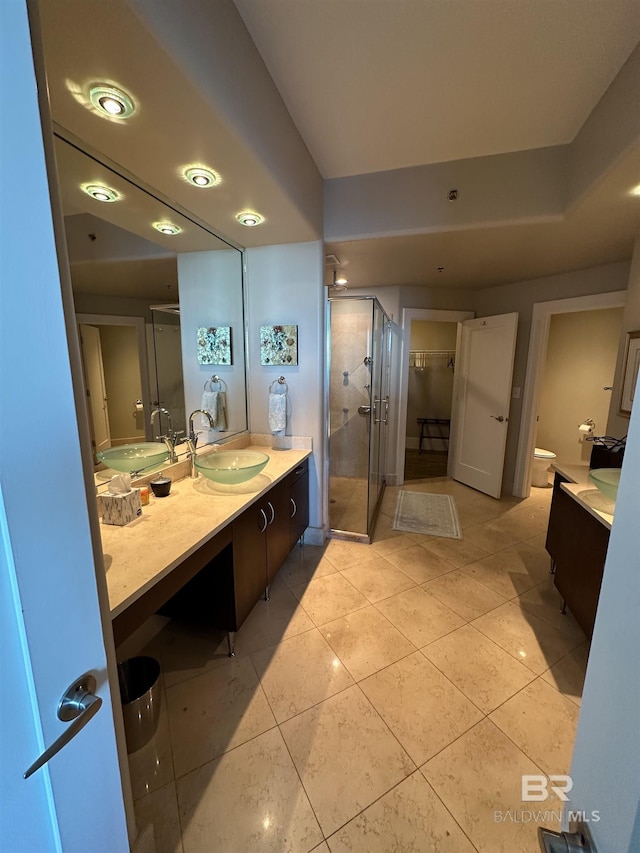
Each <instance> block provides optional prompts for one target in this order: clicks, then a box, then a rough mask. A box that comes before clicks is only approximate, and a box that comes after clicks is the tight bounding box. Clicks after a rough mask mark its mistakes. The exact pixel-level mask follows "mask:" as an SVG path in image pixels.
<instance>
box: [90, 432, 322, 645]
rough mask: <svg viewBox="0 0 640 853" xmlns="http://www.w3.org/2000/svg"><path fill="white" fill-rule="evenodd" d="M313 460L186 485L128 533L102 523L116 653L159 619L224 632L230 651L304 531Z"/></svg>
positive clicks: (284, 459)
mask: <svg viewBox="0 0 640 853" xmlns="http://www.w3.org/2000/svg"><path fill="white" fill-rule="evenodd" d="M247 449H252V450H257V451H264V450H265V448H264V447H251V448H247ZM310 455H311V451H310V450H276V451H269V462H268V464H267V466H266V468H265V469H264V470H263V472H262V474H260V475H258V477H255V478H254V479H253V480H249V481H247V482H246V483H241V484H239V485H238V486H233V487H231V486H227V487H225V486H221V487H220V486H218V485H217V484H215V483H211V482H210V481H209V480H205V479H204V478H202V477H199V478H198V479H195V480H194V479H191V478H189V477H186V478H184V479H181V480H178V481H177V482H174V484H173V486H172V489H171V493H170V494H169V496H168V497H166V498H156V499H155V500H153V501H152V503H150V504H149V506H147V507H145V508H144V510H143V514H142V516H141V517H140V518H139V519H137V520H136V521H134V522H132V523H131V524H128V525H126V527H112V526H109V525H101V534H102V545H103V553H104V559H105V569H106V576H107V588H108V593H109V606H110V609H111V618H112V624H113V633H114V640H115V643H116V646H117V645H119V644H120V643H122V641H123V640H125V639H126V638H127V637H128V636H130V634H132V633H133V631H135V630H136V629H137V628H138V627H140V626H141V625H142V624H143V623H144V622H145V621H146V619H148V618H149V616H151V615H153V614H154V613H157V612H160V613H162V614H164V615H170V616H175V617H181V618H191V619H196V620H199V621H202V620H205V621H207V622H208V623H209V624H212V625H215V626H216V627H219V628H221V629H223V630H225V631H227V632H228V633H229V642H230V651H231V650H232V640H233V633H234V632H235V631H237V630H238V629H239V628H240V626H241V625H242V623H243V622H244V620H245V619H246V617H247V616H248V615H249V613H250V612H251V610H252V608H253V607H254V605H255V604H256V602H257V601H258V599H259V598H260V597H262V596H263V595H264V594H265V590H267V589H268V585H269V583H270V581H271V579H272V578H273V577H274V575H275V574H276V572H277V571H278V569H279V568H280V566H281V565H282V563H283V562H284V560H285V559H286V557H287V556H288V554H289V553H290V551H291V550H292V548H293V547H294V545H295V543H296V542H297V540H298V539H299V537H300V536H301V535H302V533H303V532H304V530H305V529H306V527H307V526H308V523H309V459H308V457H309V456H310Z"/></svg>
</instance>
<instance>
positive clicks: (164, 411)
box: [149, 406, 171, 435]
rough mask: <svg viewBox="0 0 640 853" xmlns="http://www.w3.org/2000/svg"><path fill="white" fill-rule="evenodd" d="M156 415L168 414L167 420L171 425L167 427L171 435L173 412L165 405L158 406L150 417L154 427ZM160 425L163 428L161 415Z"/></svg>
mask: <svg viewBox="0 0 640 853" xmlns="http://www.w3.org/2000/svg"><path fill="white" fill-rule="evenodd" d="M156 415H159V416H162V415H166V416H167V421H168V422H169V427H168V429H167V433H168V435H171V412H170V411H169V409H165V408H164V406H157V407H156V408H155V409H154V410H153V411H152V412H151V416H150V418H149V423H150V424H151V426H152V427H153V424H154V421H155V417H156ZM160 427H161V428H162V417H160Z"/></svg>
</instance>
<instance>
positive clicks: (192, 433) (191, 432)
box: [185, 409, 215, 480]
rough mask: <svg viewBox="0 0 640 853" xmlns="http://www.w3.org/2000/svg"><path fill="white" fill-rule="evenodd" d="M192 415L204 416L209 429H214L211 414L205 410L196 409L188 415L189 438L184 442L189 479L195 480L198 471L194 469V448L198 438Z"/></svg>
mask: <svg viewBox="0 0 640 853" xmlns="http://www.w3.org/2000/svg"><path fill="white" fill-rule="evenodd" d="M194 415H204V416H205V417H206V418H208V420H209V426H210V427H211V429H215V423H214V422H213V418H212V417H211V413H210V412H207V411H206V409H196V410H195V411H194V412H191V414H190V415H189V436H188V438H186V439H185V442H186V443H187V444H188V446H189V456H190V457H191V477H192V478H193V479H194V480H195V479H196V477H197V476H198V469H197V468H196V446H197V444H198V436H197V435H196V433H195V430H194V428H193V417H194Z"/></svg>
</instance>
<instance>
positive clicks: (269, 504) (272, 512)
mask: <svg viewBox="0 0 640 853" xmlns="http://www.w3.org/2000/svg"><path fill="white" fill-rule="evenodd" d="M267 506H268V507H269V509H270V510H271V520H270V522H269V524H273V519H274V518H275V517H276V511H275V509H274V508H273V504H272V503H271V501H267Z"/></svg>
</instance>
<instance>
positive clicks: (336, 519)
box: [327, 296, 391, 541]
mask: <svg viewBox="0 0 640 853" xmlns="http://www.w3.org/2000/svg"><path fill="white" fill-rule="evenodd" d="M327 335H328V347H327V352H328V380H329V381H328V388H329V401H328V411H329V423H328V442H329V489H328V494H329V530H330V535H331V536H335V537H343V538H352V539H361V540H364V541H370V538H371V536H372V533H373V527H374V524H375V520H376V515H377V512H378V508H379V505H380V501H381V499H382V493H383V491H384V486H385V474H386V449H387V426H388V421H389V360H390V354H391V322H390V320H389V318H388V317H387V315H386V314H385V312H384V310H383V308H382V307H381V305H380V303H379V302H378V300H377V299H376V298H375V297H370V296H367V297H359V296H345V297H338V298H335V299H329V307H328V328H327Z"/></svg>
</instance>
